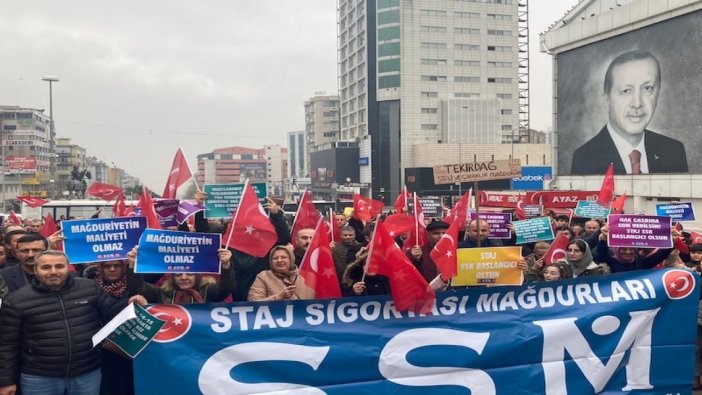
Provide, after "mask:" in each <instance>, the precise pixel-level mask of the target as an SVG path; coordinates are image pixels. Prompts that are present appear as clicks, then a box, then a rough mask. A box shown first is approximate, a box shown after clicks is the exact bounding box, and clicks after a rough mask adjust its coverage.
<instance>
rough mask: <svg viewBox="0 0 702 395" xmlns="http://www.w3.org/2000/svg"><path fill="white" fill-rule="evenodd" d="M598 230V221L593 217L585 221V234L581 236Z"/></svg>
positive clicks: (586, 235)
mask: <svg viewBox="0 0 702 395" xmlns="http://www.w3.org/2000/svg"><path fill="white" fill-rule="evenodd" d="M598 230H600V223H599V222H598V221H597V220H595V219H591V220H589V221H587V222H585V234H584V235H583V236H584V237H590V236H592V235H594V234H595V233H597V231H598Z"/></svg>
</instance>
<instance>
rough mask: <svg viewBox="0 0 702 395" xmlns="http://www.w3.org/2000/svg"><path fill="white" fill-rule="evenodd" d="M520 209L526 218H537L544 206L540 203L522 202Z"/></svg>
mask: <svg viewBox="0 0 702 395" xmlns="http://www.w3.org/2000/svg"><path fill="white" fill-rule="evenodd" d="M522 210H523V211H524V218H526V219H531V218H539V217H541V216H542V215H543V213H544V206H542V205H540V204H524V205H522Z"/></svg>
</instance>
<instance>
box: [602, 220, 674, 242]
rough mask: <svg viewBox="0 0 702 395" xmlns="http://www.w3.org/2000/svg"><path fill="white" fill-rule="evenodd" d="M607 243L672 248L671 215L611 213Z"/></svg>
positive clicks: (608, 221)
mask: <svg viewBox="0 0 702 395" xmlns="http://www.w3.org/2000/svg"><path fill="white" fill-rule="evenodd" d="M607 223H608V224H609V234H608V235H607V243H608V244H609V246H610V247H636V248H671V247H673V237H672V235H671V229H670V228H671V224H670V217H656V216H653V215H624V214H622V215H610V216H609V218H608V220H607Z"/></svg>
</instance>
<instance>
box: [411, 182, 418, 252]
mask: <svg viewBox="0 0 702 395" xmlns="http://www.w3.org/2000/svg"><path fill="white" fill-rule="evenodd" d="M412 200H413V201H414V245H416V246H418V245H419V216H417V192H413V195H412Z"/></svg>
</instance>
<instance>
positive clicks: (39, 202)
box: [17, 196, 49, 208]
mask: <svg viewBox="0 0 702 395" xmlns="http://www.w3.org/2000/svg"><path fill="white" fill-rule="evenodd" d="M17 199H18V200H20V201H21V202H23V203H24V204H26V205H27V206H29V207H31V208H37V207H41V206H43V205H45V204H46V203H49V201H48V200H46V199H42V198H38V197H36V196H17Z"/></svg>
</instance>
